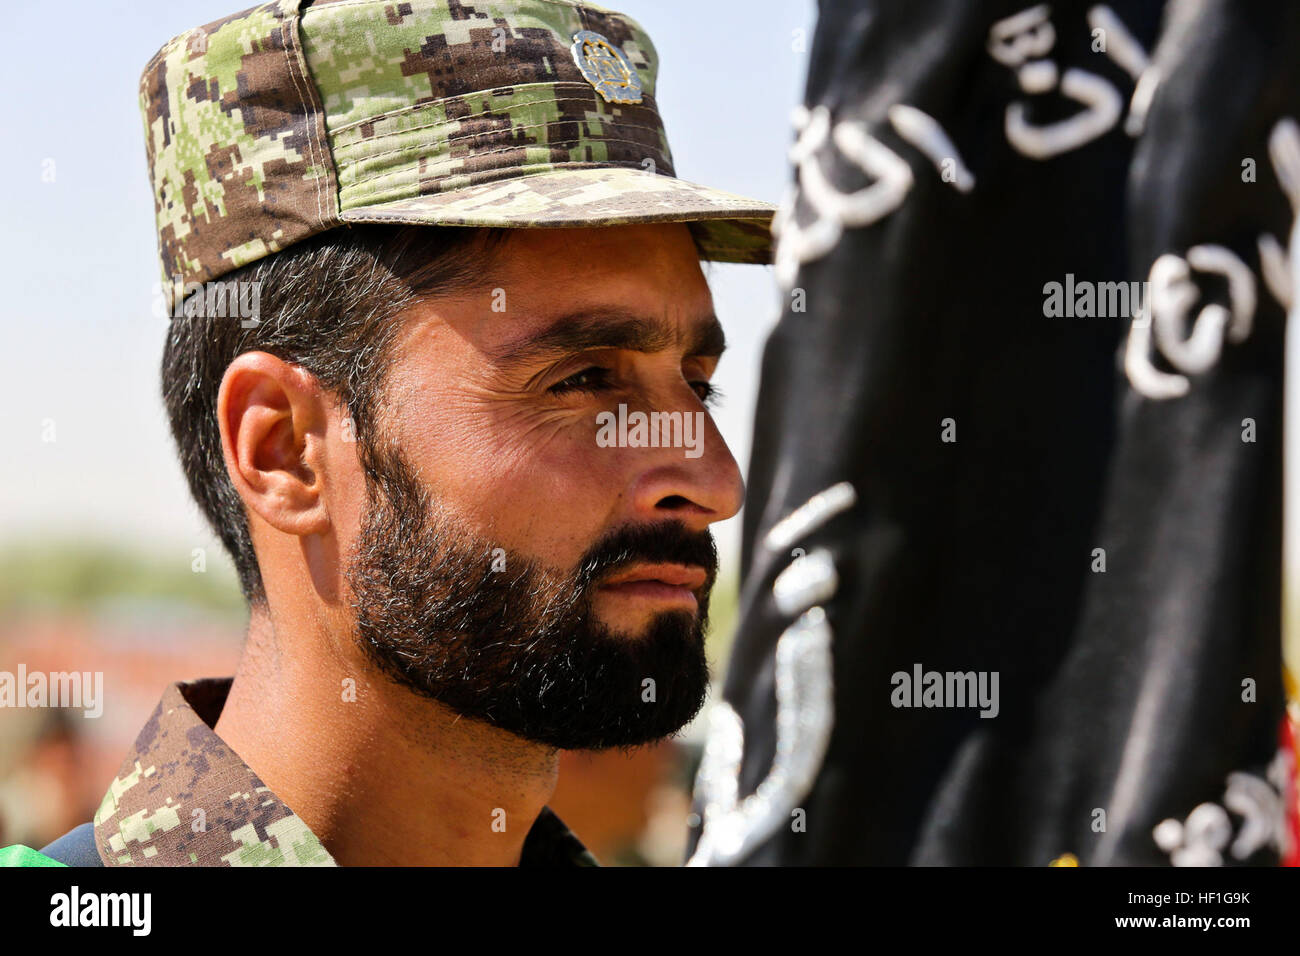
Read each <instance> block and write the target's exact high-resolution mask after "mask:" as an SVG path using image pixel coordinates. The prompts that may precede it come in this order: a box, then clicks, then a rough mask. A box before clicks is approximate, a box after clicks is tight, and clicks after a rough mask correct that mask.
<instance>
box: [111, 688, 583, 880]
mask: <svg viewBox="0 0 1300 956" xmlns="http://www.w3.org/2000/svg"><path fill="white" fill-rule="evenodd" d="M232 679H233V678H230V677H221V678H208V679H204V680H197V681H189V682H183V683H175V684H172V685H170V686H169V687H168V688H167V690H166V691H165V692H164V693H163V696H162V700H161V701H159V703H158V706H157V708H155V709H154V712H153V716H152V717H150V718H149V720H148V722H147V723H146V724H145V725H144V727H143V728H142V729H141V731H140V734H139V736H138V737H137V738H136V741H135V746H134V747H133V748H132V749H131V751H130V752H129V753H128V754H127V755H126V759H125V760H123V761H122V766H121V769H120V770H119V771H118V774H117V777H116V778H115V779H114V780H113V782H112V784H111V785H110V786H109V788H108V792H107V793H106V794H104V799H103V801H102V802H101V804H100V806H99V810H98V811H96V813H95V844H96V846H97V847H98V849H99V855H100V857H101V858H102V859H103V860H104V863H105V865H107V866H337V865H338V864H337V863H335V861H334V858H333V857H332V856H330V854H329V852H328V851H327V850H326V849H325V847H324V846H322V845H321V842H320V840H318V839H317V838H316V835H315V834H314V833H312V832H311V830H309V829H308V828H307V824H305V823H303V821H302V819H301V818H300V817H299V816H298V815H297V814H295V813H294V812H293V811H292V810H291V809H289V807H288V805H287V804H285V803H284V802H283V801H282V800H280V798H279V797H277V796H276V795H275V794H274V793H272V792H271V790H270V788H269V787H267V786H266V784H264V783H263V782H262V780H261V778H259V777H258V776H257V774H255V773H254V772H253V771H252V769H251V768H250V767H249V766H248V765H247V764H246V763H244V761H243V760H242V759H241V758H240V757H239V755H238V754H236V753H235V752H234V751H233V750H231V749H230V747H228V746H227V745H226V743H225V741H223V740H222V739H221V738H220V737H218V736H217V735H216V734H215V733H214V732H213V730H212V728H213V727H214V726H216V723H217V718H218V717H219V716H220V714H221V708H222V707H223V706H224V705H225V702H226V695H227V694H228V693H229V691H230V684H231V681H232ZM519 862H520V866H595V865H597V863H596V859H595V857H593V856H592V855H591V853H590V852H588V850H587V848H586V847H584V846H583V845H582V842H581V841H580V840H579V839H578V838H577V837H576V836H575V835H574V834H573V832H572V831H571V830H569V828H568V827H566V826H565V825H564V823H563V822H562V821H561V820H560V818H559V817H557V816H556V815H555V814H554V813H552V812H551V810H550V809H549V808H546V807H543V808H542V812H541V813H540V814H539V815H538V817H537V821H536V822H535V823H534V824H533V827H532V829H531V830H529V831H528V836H527V837H525V839H524V846H523V851H522V853H521V856H520V861H519Z"/></svg>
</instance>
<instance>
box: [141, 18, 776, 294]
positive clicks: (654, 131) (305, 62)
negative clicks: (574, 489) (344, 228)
mask: <svg viewBox="0 0 1300 956" xmlns="http://www.w3.org/2000/svg"><path fill="white" fill-rule="evenodd" d="M299 6H300V0H277V2H273V3H267V4H264V5H262V6H259V7H254V8H252V9H251V10H246V11H244V12H242V13H238V14H235V15H233V16H230V17H227V18H226V19H224V20H219V21H216V22H214V23H211V24H208V25H207V26H205V27H199V28H197V29H195V30H191V31H189V32H187V33H184V34H182V35H181V36H179V37H176V38H175V39H173V40H172V41H171V42H170V43H168V44H167V45H166V46H164V47H163V48H162V49H161V50H160V51H159V52H158V53H157V54H156V55H155V56H154V58H153V59H152V60H151V61H150V62H149V64H148V66H147V67H146V68H145V71H144V75H143V77H142V79H141V85H140V106H141V111H142V113H143V115H144V121H145V135H146V147H147V154H148V160H149V170H150V177H151V180H152V183H153V187H154V200H155V208H156V212H157V225H158V237H159V249H160V255H161V259H162V272H163V277H164V280H165V281H164V283H163V284H164V288H169V287H170V283H171V281H172V279H173V277H174V276H177V275H179V276H180V277H181V280H182V281H183V282H204V281H207V280H209V279H213V278H216V277H218V276H220V275H222V274H224V273H226V272H229V271H231V270H232V269H235V268H237V267H239V266H241V265H244V264H245V263H248V262H252V261H254V260H256V259H259V258H261V257H263V256H266V255H268V254H270V253H272V252H275V251H278V250H280V249H283V248H285V247H286V246H288V245H291V244H293V243H295V242H299V241H301V240H303V239H306V238H308V237H309V236H312V235H314V234H316V233H318V232H321V231H323V230H326V229H330V228H334V227H336V226H339V225H342V224H344V223H350V222H403V223H416V224H430V225H463V226H498V227H512V228H528V227H547V226H550V227H555V226H602V225H617V224H622V223H634V222H663V221H683V222H693V223H696V224H697V225H695V226H694V227H693V230H694V231H695V232H696V234H697V239H698V241H699V243H700V246H701V250H702V253H703V254H704V256H705V258H708V259H715V260H719V261H727V262H754V263H767V262H770V261H771V233H770V224H771V217H772V212H773V207H772V206H771V205H769V204H767V203H762V202H759V201H757V200H752V199H746V198H744V197H741V196H735V195H732V194H730V193H726V192H721V191H719V190H715V189H710V188H708V187H705V186H700V185H696V184H693V183H687V182H685V181H683V180H679V179H677V178H676V177H675V175H674V171H673V161H672V153H671V151H670V149H669V146H668V139H667V137H666V135H665V133H664V127H663V122H662V120H661V119H660V116H659V112H658V109H657V106H656V101H655V83H656V78H657V73H658V56H657V54H656V52H655V48H654V45H653V44H652V43H651V41H650V37H649V36H648V35H647V34H646V33H645V31H644V30H642V29H641V27H640V26H639V25H638V24H637V23H636V22H635V21H633V20H631V19H630V18H628V17H625V16H623V15H622V14H618V13H613V12H610V11H607V10H604V9H602V8H600V7H595V6H591V5H588V4H580V3H572V2H567V0H481V2H472V3H467V2H461V0H411V2H407V3H392V2H376V0H335V2H328V0H325V2H318V3H315V4H313V5H311V6H310V7H308V8H307V9H305V10H302V11H300V10H299ZM582 31H592V32H594V33H596V34H599V35H600V36H601V37H603V38H605V40H607V41H608V43H609V44H612V45H613V46H614V47H616V48H617V50H618V51H621V54H622V57H623V61H624V62H625V63H626V64H627V65H628V66H629V67H630V68H631V69H632V70H634V71H635V77H634V78H633V80H634V82H633V84H630V85H629V89H631V90H632V92H631V93H629V94H628V96H627V98H629V99H632V98H635V99H637V100H639V101H638V102H610V101H607V100H606V98H605V96H604V95H603V94H602V93H601V92H600V91H598V90H597V89H596V87H595V86H593V83H592V81H591V80H589V79H588V78H587V76H585V75H584V71H583V69H581V68H580V67H579V65H578V61H577V60H576V59H575V55H574V52H573V46H574V37H575V35H577V34H579V33H580V32H582ZM583 56H584V60H583V62H584V64H586V65H588V67H589V72H591V73H592V74H593V75H596V73H597V72H598V71H599V69H600V65H599V64H595V63H594V61H592V60H590V59H587V58H585V57H586V54H585V53H584V54H583ZM611 62H612V61H611ZM618 68H621V67H618ZM605 69H606V71H607V72H608V70H609V69H610V68H609V67H605ZM635 81H639V83H636V82H635ZM636 86H639V90H636V89H635V87H636Z"/></svg>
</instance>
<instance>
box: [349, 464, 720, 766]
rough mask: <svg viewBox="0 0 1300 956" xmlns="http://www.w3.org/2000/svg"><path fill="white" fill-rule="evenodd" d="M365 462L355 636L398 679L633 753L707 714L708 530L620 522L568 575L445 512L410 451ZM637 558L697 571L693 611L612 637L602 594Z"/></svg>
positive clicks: (562, 738)
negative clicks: (598, 604) (600, 616)
mask: <svg viewBox="0 0 1300 956" xmlns="http://www.w3.org/2000/svg"><path fill="white" fill-rule="evenodd" d="M364 459H368V461H367V464H366V485H367V500H368V507H367V512H366V516H365V519H364V521H363V523H362V528H361V533H360V538H359V541H358V543H357V547H356V549H355V550H354V552H353V556H352V562H351V564H350V565H349V567H348V570H347V580H348V583H349V584H350V586H351V588H352V592H353V595H354V601H355V605H354V610H355V612H356V633H357V640H358V641H359V643H360V645H361V647H362V648H363V649H364V650H365V652H366V654H367V656H368V657H369V659H370V660H371V661H373V662H374V663H375V664H376V665H377V666H378V667H379V669H380V670H381V671H382V672H383V673H384V674H385V675H386V676H388V677H389V678H390V679H391V680H393V681H394V682H396V683H398V684H400V685H403V686H405V687H408V688H410V689H411V690H413V691H415V692H417V693H419V694H421V695H423V696H425V697H429V698H432V699H433V700H436V701H438V702H440V703H442V704H443V705H445V706H447V707H449V708H450V709H452V710H454V711H455V712H456V713H458V714H460V715H462V716H464V717H468V718H474V719H477V720H482V721H484V722H486V723H488V724H491V725H492V726H494V727H499V728H501V729H502V730H507V731H509V732H511V733H513V734H517V735H518V736H520V737H523V738H525V739H527V740H533V741H536V742H538V743H543V744H547V745H549V746H551V747H556V748H559V749H562V750H604V749H608V748H611V747H619V748H625V749H630V748H633V747H636V746H639V745H641V744H645V743H648V742H650V741H654V740H658V739H661V738H663V737H667V736H670V735H672V734H674V733H676V732H677V731H679V730H680V729H681V728H682V727H684V726H685V725H686V724H687V723H689V722H690V721H691V719H692V718H693V717H694V716H695V715H696V714H697V713H699V711H700V708H701V707H702V706H703V705H704V700H705V696H706V694H707V691H708V683H709V672H708V662H707V660H706V659H705V656H704V631H705V628H706V625H707V621H708V597H709V592H710V590H711V589H712V587H713V582H714V578H715V577H716V574H717V551H716V549H715V547H714V543H713V538H712V536H711V535H710V534H709V533H708V532H707V531H706V532H692V531H690V530H688V529H687V528H686V527H685V525H683V524H681V523H680V522H676V521H671V520H670V521H663V522H660V523H657V524H652V525H639V526H632V527H626V528H622V529H619V530H617V531H616V532H614V533H612V534H610V535H607V536H606V537H604V538H602V539H601V540H600V541H598V542H596V544H595V545H593V546H592V547H591V548H590V549H589V550H588V551H587V553H586V554H584V555H583V557H582V560H581V561H580V562H579V564H578V567H577V569H576V570H575V571H573V572H572V573H567V574H566V573H563V572H558V571H555V570H552V569H549V568H547V567H545V566H544V565H542V564H541V563H540V562H537V561H535V560H528V559H525V558H523V557H521V556H519V555H517V554H514V553H503V552H501V551H500V550H497V546H496V545H495V544H494V543H492V542H489V541H486V540H483V539H481V538H479V537H477V536H476V535H474V534H472V533H471V532H470V531H469V529H467V528H465V527H463V526H462V525H461V523H460V522H458V521H457V520H455V519H454V518H453V517H452V516H451V515H448V514H446V513H445V512H443V511H437V510H435V509H434V507H433V506H432V502H431V499H430V495H429V494H428V492H427V491H426V490H425V488H424V487H423V486H422V485H421V484H420V482H419V480H418V478H417V477H416V475H415V473H414V471H413V470H412V469H411V467H410V466H409V465H408V464H407V462H406V461H405V459H404V458H403V457H402V455H401V454H400V452H397V451H395V450H389V451H387V452H382V453H381V452H371V453H370V454H369V455H367V456H364ZM643 561H644V562H661V561H671V562H677V563H681V564H687V565H698V566H700V567H703V568H704V569H705V570H706V571H707V572H708V582H707V584H706V585H705V586H704V588H703V589H701V591H700V592H699V597H700V603H699V611H698V613H696V614H692V613H690V612H688V611H671V612H665V613H662V614H659V615H656V616H655V617H654V618H653V620H652V621H651V622H650V624H649V625H647V626H646V627H645V629H644V631H643V632H642V633H639V634H619V633H616V632H614V631H613V630H611V629H610V628H609V627H607V626H606V625H604V624H602V623H601V622H600V621H599V620H597V619H596V618H595V616H594V614H593V611H592V595H593V593H594V591H595V588H596V587H597V586H598V585H599V582H600V581H602V580H604V579H605V578H607V577H608V576H609V575H610V574H611V573H613V572H615V571H617V570H619V569H620V568H622V567H624V566H626V565H628V564H630V563H633V562H643ZM503 563H504V569H502V564H503ZM494 566H495V567H496V568H497V570H493V568H494ZM651 682H653V683H651Z"/></svg>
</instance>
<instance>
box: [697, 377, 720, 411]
mask: <svg viewBox="0 0 1300 956" xmlns="http://www.w3.org/2000/svg"><path fill="white" fill-rule="evenodd" d="M691 388H693V389H695V394H696V395H698V396H700V401H701V402H702V403H703V404H704V406H705V407H706V408H712V407H714V406H715V405H717V404H718V403H719V402H721V401H722V389H720V388H718V386H716V385H714V384H713V383H712V382H706V381H703V380H701V381H698V382H691Z"/></svg>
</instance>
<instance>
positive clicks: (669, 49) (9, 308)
mask: <svg viewBox="0 0 1300 956" xmlns="http://www.w3.org/2000/svg"><path fill="white" fill-rule="evenodd" d="M605 5H606V6H610V7H613V8H615V9H618V10H620V11H622V12H624V13H627V14H629V15H630V16H632V17H634V18H635V19H637V20H639V21H640V22H641V24H642V25H643V26H644V27H645V28H646V29H647V31H648V32H649V33H650V36H651V38H652V39H653V40H654V42H655V45H656V47H657V48H658V51H659V54H660V59H661V64H660V77H659V90H658V93H659V96H658V99H659V107H660V111H661V113H662V114H663V117H664V120H665V124H666V126H667V130H668V138H669V143H670V144H671V147H672V150H673V156H674V160H675V162H676V167H677V170H676V171H677V175H678V176H680V177H682V178H683V179H688V180H693V181H695V182H701V183H707V184H709V185H713V186H718V187H720V188H723V189H726V190H728V191H731V192H736V193H740V194H743V195H750V196H754V197H756V198H759V199H764V200H767V201H770V202H777V201H779V200H780V198H781V196H782V195H783V194H784V192H785V189H786V186H787V183H788V181H789V178H790V177H789V172H788V169H787V164H786V160H785V151H786V148H787V146H788V144H789V142H790V126H789V113H790V109H791V108H792V107H793V106H794V105H795V104H796V103H797V102H800V101H801V99H802V93H803V78H804V74H805V72H806V70H807V57H808V54H807V53H806V52H803V51H804V50H806V49H807V48H808V47H810V46H811V38H812V28H813V26H814V22H815V16H816V10H815V5H814V3H813V0H709V2H707V3H706V2H692V0H623V2H621V3H620V2H611V3H607V4H605ZM237 6H238V0H235V3H232V2H231V0H131V2H130V3H120V2H119V3H112V2H91V0H74V2H71V3H68V4H63V5H61V6H60V7H59V8H58V10H57V14H56V15H55V16H54V17H53V18H52V15H51V9H50V8H49V7H45V6H41V5H39V4H17V5H15V6H13V7H12V8H11V9H9V10H8V11H7V14H6V34H7V35H8V36H9V38H10V43H9V46H8V48H7V52H6V54H5V56H4V57H2V58H0V84H2V85H3V88H4V89H7V90H9V91H10V98H9V100H8V103H7V105H6V109H7V111H8V113H9V120H8V123H9V131H10V132H9V134H8V135H7V136H6V144H5V149H4V150H3V152H0V182H2V183H3V184H4V188H3V190H2V191H0V278H2V279H3V282H4V295H3V297H0V303H2V304H0V323H2V326H0V327H2V328H3V346H0V383H2V384H0V389H3V396H4V400H3V402H0V442H2V443H3V448H4V454H3V456H2V457H0V544H3V543H7V542H12V541H14V540H17V539H28V538H31V537H37V538H53V537H60V538H86V539H108V540H112V541H116V542H117V543H119V544H123V545H134V546H139V547H143V548H146V549H149V550H152V551H158V552H161V553H164V554H166V553H172V552H174V553H175V555H176V559H177V560H178V561H182V562H184V563H185V564H187V565H188V564H189V562H190V551H191V549H192V548H195V547H206V548H207V549H208V556H209V560H224V558H222V559H218V558H217V555H218V554H219V553H220V547H219V545H217V543H216V540H215V538H214V537H213V536H212V535H211V534H210V533H209V531H208V530H207V528H206V526H205V525H204V523H203V520H202V518H201V517H200V515H199V513H198V510H197V508H196V507H195V506H194V505H193V504H192V503H191V501H190V498H189V494H188V491H187V489H186V487H185V484H184V479H183V477H182V475H181V472H180V468H179V466H178V464H177V462H176V460H175V456H174V453H173V449H172V445H171V439H170V436H169V435H168V432H167V425H166V420H165V416H164V414H163V410H162V404H161V400H160V398H159V395H158V360H159V357H160V355H161V349H162V342H163V334H164V328H165V324H166V320H165V319H160V318H157V317H155V316H154V315H153V314H152V312H151V306H152V302H153V295H154V292H155V284H156V283H157V281H158V271H159V270H158V266H157V259H156V245H155V243H156V237H155V232H154V218H153V201H152V198H151V195H150V190H149V184H148V178H147V173H146V168H145V158H144V138H143V129H142V125H141V120H140V114H139V108H138V102H137V82H138V79H139V74H140V70H141V69H142V68H143V66H144V64H145V63H146V62H147V61H148V59H149V58H150V57H151V56H152V55H153V53H154V52H155V51H156V50H157V49H158V47H160V46H161V45H162V44H163V43H164V42H165V41H166V40H168V39H169V38H170V37H172V36H173V35H175V34H177V33H179V32H181V31H183V30H186V29H189V28H190V27H193V26H197V25H200V24H204V23H208V22H210V21H212V20H215V19H217V18H218V17H221V16H225V15H226V14H229V13H232V12H234V10H235V9H236V8H237ZM56 31H57V32H56ZM801 33H802V36H801V35H800V34H801ZM47 170H52V172H53V182H46V181H44V178H43V175H42V174H43V172H46V171H47ZM712 270H713V271H712V273H711V276H712V285H713V290H714V300H715V304H716V306H717V310H718V315H719V317H720V319H721V320H722V322H723V325H724V326H725V328H726V331H727V337H728V340H729V342H730V348H729V350H728V352H727V355H726V356H725V358H724V359H723V361H722V364H721V367H720V369H719V374H718V378H717V382H718V384H719V385H720V386H721V388H722V390H723V393H724V395H725V401H724V403H723V405H722V406H721V408H720V409H719V410H718V411H717V412H716V417H717V419H718V422H719V425H720V427H721V429H722V433H723V435H724V436H725V437H726V439H727V441H728V444H729V445H730V446H731V448H732V451H733V453H734V454H735V455H736V457H737V460H739V461H740V463H741V466H742V468H744V467H745V465H746V463H747V460H748V455H749V446H750V431H751V428H752V409H753V401H754V397H755V393H756V389H757V384H758V383H757V377H758V363H759V359H760V350H761V345H762V342H763V340H764V338H765V337H766V335H767V332H768V330H769V329H770V328H771V325H772V324H773V322H774V321H775V319H776V316H777V305H778V301H777V291H776V285H775V282H774V280H773V277H772V271H771V268H770V267H758V266H735V265H722V264H719V265H715V266H713V267H712ZM49 421H52V422H53V426H54V429H55V441H53V442H44V441H42V433H43V430H44V429H45V428H46V427H47V422H49ZM717 534H718V540H719V545H720V547H721V548H722V550H723V552H724V561H725V564H724V568H723V570H724V572H725V571H727V570H728V567H727V565H730V568H731V569H734V561H735V557H734V555H735V554H737V553H738V550H737V549H738V545H739V522H738V520H732V521H729V522H727V523H726V524H725V525H720V526H718V528H717ZM728 558H730V560H727V559H728Z"/></svg>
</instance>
